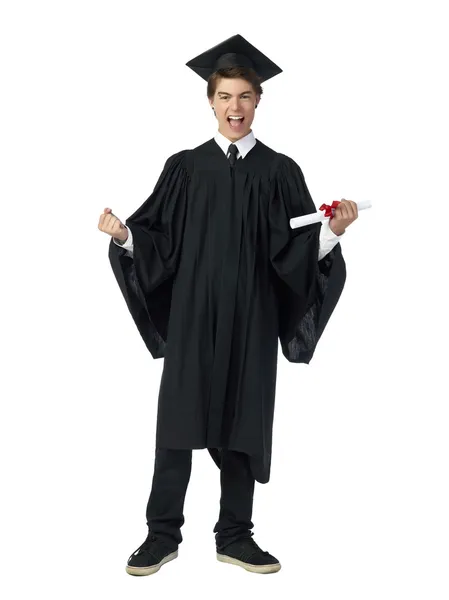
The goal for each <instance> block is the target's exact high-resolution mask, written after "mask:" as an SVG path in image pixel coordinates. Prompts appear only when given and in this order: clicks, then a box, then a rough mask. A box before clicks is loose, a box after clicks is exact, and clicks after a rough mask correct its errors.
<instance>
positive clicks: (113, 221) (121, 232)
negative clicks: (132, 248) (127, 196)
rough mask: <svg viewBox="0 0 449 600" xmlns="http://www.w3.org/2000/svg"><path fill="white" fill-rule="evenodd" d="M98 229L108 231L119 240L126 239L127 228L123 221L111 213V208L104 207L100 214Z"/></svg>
mask: <svg viewBox="0 0 449 600" xmlns="http://www.w3.org/2000/svg"><path fill="white" fill-rule="evenodd" d="M98 229H99V230H100V231H104V232H105V233H108V234H109V235H110V236H112V237H114V238H115V239H117V240H120V241H121V242H126V240H127V239H128V230H127V228H126V227H125V226H124V225H123V223H122V222H121V221H120V219H118V218H117V217H116V216H115V215H113V214H112V209H111V208H105V209H104V213H103V214H102V215H100V221H99V223H98Z"/></svg>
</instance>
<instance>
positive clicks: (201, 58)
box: [186, 34, 282, 81]
mask: <svg viewBox="0 0 449 600" xmlns="http://www.w3.org/2000/svg"><path fill="white" fill-rule="evenodd" d="M186 66H187V67H190V68H191V69H192V70H193V71H195V73H197V74H198V75H199V76H200V77H202V78H203V79H205V80H206V81H207V80H208V78H209V76H210V75H212V73H215V71H218V69H226V68H229V67H251V68H253V69H254V70H255V71H256V73H257V74H258V75H259V77H261V78H262V81H267V79H270V78H271V77H274V76H275V75H278V74H279V73H282V69H281V68H279V67H278V66H277V65H276V64H275V63H274V62H273V61H272V60H270V59H269V58H268V57H267V56H265V54H262V52H261V51H260V50H258V49H257V48H256V47H255V46H253V45H252V44H250V43H249V42H248V41H247V40H245V38H244V37H242V36H241V35H239V34H237V35H233V36H232V37H230V38H228V39H227V40H225V41H224V42H221V43H220V44H217V45H216V46H214V47H213V48H210V49H209V50H206V52H203V53H202V54H199V55H198V56H196V57H195V58H192V60H189V62H187V63H186Z"/></svg>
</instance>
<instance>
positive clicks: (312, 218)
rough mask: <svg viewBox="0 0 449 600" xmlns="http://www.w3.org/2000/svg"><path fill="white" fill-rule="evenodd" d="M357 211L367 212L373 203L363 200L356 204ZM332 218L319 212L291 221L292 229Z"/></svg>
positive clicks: (322, 211) (333, 210) (321, 211)
mask: <svg viewBox="0 0 449 600" xmlns="http://www.w3.org/2000/svg"><path fill="white" fill-rule="evenodd" d="M356 204H357V210H365V208H371V206H372V205H371V202H370V201H369V200H362V201H361V202H356ZM334 212H335V209H332V215H333V214H334ZM329 218H330V217H326V216H325V215H324V210H319V211H317V212H316V213H310V215H302V216H301V217H294V218H293V219H290V227H291V228H292V229H296V228H297V227H305V226H306V225H310V224H311V223H319V222H320V221H324V220H325V219H329Z"/></svg>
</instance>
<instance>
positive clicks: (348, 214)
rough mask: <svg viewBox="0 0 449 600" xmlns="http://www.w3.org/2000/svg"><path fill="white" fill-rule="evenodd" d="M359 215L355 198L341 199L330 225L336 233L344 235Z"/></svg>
mask: <svg viewBox="0 0 449 600" xmlns="http://www.w3.org/2000/svg"><path fill="white" fill-rule="evenodd" d="M358 216H359V213H358V209H357V204H356V203H355V202H354V201H353V200H345V199H344V198H342V199H341V202H340V204H339V205H338V206H337V208H336V209H335V213H334V216H333V217H332V218H331V219H329V227H330V228H331V230H332V231H333V233H335V235H342V234H343V233H344V232H345V229H346V227H348V225H351V223H353V222H354V221H355V220H356V219H357V217H358Z"/></svg>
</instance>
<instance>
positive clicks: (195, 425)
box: [99, 35, 357, 575]
mask: <svg viewBox="0 0 449 600" xmlns="http://www.w3.org/2000/svg"><path fill="white" fill-rule="evenodd" d="M187 65H188V66H189V67H191V68H192V69H193V70H194V71H195V72H197V73H198V74H199V75H200V76H201V77H203V78H204V79H205V80H206V81H207V82H208V87H207V94H208V98H209V102H210V105H211V106H212V108H213V110H214V112H215V115H216V118H217V120H218V125H219V127H218V131H217V133H216V135H215V136H214V138H212V139H210V140H208V141H207V142H205V143H204V144H201V145H200V146H198V147H196V148H194V149H192V150H182V151H180V152H177V153H175V154H174V155H172V156H171V157H170V158H169V159H168V160H167V161H166V163H165V166H164V169H163V172H162V174H161V175H160V177H159V180H158V181H157V183H156V186H155V188H154V190H153V192H152V194H151V195H150V197H149V198H148V199H147V200H146V201H145V202H144V203H143V204H142V206H140V207H139V208H138V209H137V210H136V211H135V212H134V214H133V215H131V216H130V217H129V218H128V219H127V220H126V226H125V225H123V224H122V223H121V222H120V221H119V219H117V218H116V217H115V216H114V215H113V214H112V212H111V209H109V208H107V209H105V211H104V213H103V215H101V217H100V222H99V228H100V229H101V230H102V231H104V232H106V233H108V234H109V235H111V236H112V238H113V239H111V242H110V245H109V258H110V261H111V265H112V268H113V271H114V274H115V276H116V278H117V282H118V284H119V286H120V289H121V291H122V293H123V295H124V298H125V300H126V303H127V305H128V308H129V310H130V313H131V315H132V317H133V319H134V321H135V323H136V326H137V327H138V329H139V332H140V334H141V336H142V338H143V340H144V342H145V344H146V346H147V348H148V350H149V351H150V352H151V354H152V356H153V357H154V358H160V357H164V358H165V360H164V369H163V374H162V379H161V386H160V392H159V401H158V415H157V431H156V454H155V467H154V475H153V485H152V490H151V495H150V498H149V501H148V506H147V513H146V516H147V525H148V528H149V533H148V537H147V539H146V540H145V541H144V543H143V544H142V545H141V546H140V547H139V548H138V549H137V550H136V551H135V552H134V553H133V554H132V555H131V556H130V557H129V559H128V564H127V566H126V570H127V572H128V573H130V574H133V575H148V574H151V573H154V572H156V571H157V570H159V569H160V567H161V565H163V564H164V563H165V562H168V561H170V560H172V559H173V558H176V557H177V555H178V545H179V544H180V543H181V541H182V536H181V532H180V528H181V527H182V525H183V523H184V516H183V507H184V498H185V493H186V490H187V485H188V482H189V478H190V472H191V458H192V449H195V448H207V449H208V451H209V453H210V454H211V456H212V458H213V460H214V461H215V463H216V464H217V466H218V467H219V468H220V481H221V499H220V513H219V519H218V522H217V523H216V525H215V528H214V532H215V534H216V536H215V541H216V549H217V558H218V560H220V561H222V562H228V563H231V564H236V565H238V566H241V567H243V568H245V569H246V570H248V571H251V572H255V573H271V572H276V571H279V569H280V568H281V565H280V563H279V561H278V560H277V559H276V558H275V557H274V556H272V555H271V554H269V553H268V552H266V551H263V550H261V549H260V547H259V546H258V545H257V544H256V543H255V541H254V540H253V539H252V536H253V533H252V532H251V529H252V527H253V523H252V522H251V516H252V505H253V493H254V484H255V481H259V482H260V483H266V482H268V480H269V476H270V465H271V441H272V425H273V413H274V397H275V386H276V370H277V353H278V339H279V340H280V342H281V346H282V352H283V354H284V356H285V357H286V358H287V360H289V361H291V362H303V363H309V362H310V360H311V358H312V356H313V353H314V350H315V347H316V344H317V342H318V340H319V338H320V336H321V334H322V332H323V330H324V328H325V326H326V323H327V321H328V319H329V317H330V315H331V313H332V311H333V310H334V308H335V305H336V303H337V301H338V299H339V296H340V294H341V291H342V289H343V286H344V282H345V277H346V271H345V263H344V260H343V257H342V254H341V248H340V244H339V243H338V242H339V239H340V236H341V235H342V234H343V233H344V230H345V228H346V227H347V226H348V225H349V224H350V223H351V222H352V221H354V220H355V219H356V218H357V206H356V204H355V203H354V202H352V201H349V200H348V201H343V202H342V203H341V204H340V205H339V206H338V208H337V209H336V212H335V216H334V217H333V218H332V219H331V221H330V223H329V222H328V223H325V224H321V223H317V224H313V225H309V226H307V227H303V228H298V229H291V228H290V226H289V219H290V218H292V217H296V216H300V215H302V214H308V213H311V212H315V211H316V208H315V205H314V203H313V201H312V198H311V196H310V194H309V191H308V189H307V186H306V183H305V180H304V176H303V174H302V171H301V169H300V167H299V166H298V165H297V164H296V163H295V162H294V161H293V160H292V159H291V158H289V157H287V156H286V155H284V154H281V153H278V152H276V151H274V150H272V149H271V148H269V147H268V146H266V145H265V144H263V143H262V142H261V141H260V140H256V138H255V137H254V134H253V132H252V130H251V124H252V122H253V119H254V114H255V109H256V107H257V106H258V104H259V102H260V98H261V94H262V88H261V85H260V83H261V81H266V80H267V79H269V78H270V77H272V76H274V75H276V74H277V73H279V72H281V70H280V69H279V67H277V66H276V65H275V64H274V63H273V62H272V61H270V60H269V59H268V58H267V57H266V56H264V55H263V54H262V53H261V52H259V51H258V50H257V49H256V48H254V46H252V45H251V44H249V43H248V42H247V41H246V40H245V39H244V38H242V37H241V36H240V35H236V36H233V37H231V38H229V39H228V40H225V41H224V42H222V43H221V44H219V45H217V46H215V47H214V48H212V49H210V50H208V51H207V52H205V53H204V54H202V55H200V56H198V57H196V58H195V59H193V60H192V61H190V62H189V63H187Z"/></svg>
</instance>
